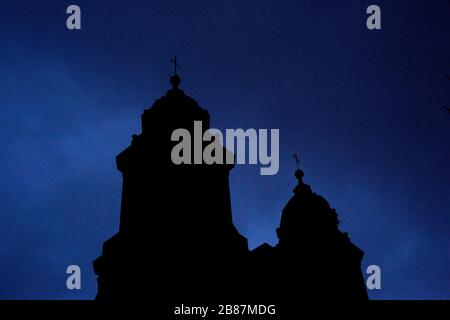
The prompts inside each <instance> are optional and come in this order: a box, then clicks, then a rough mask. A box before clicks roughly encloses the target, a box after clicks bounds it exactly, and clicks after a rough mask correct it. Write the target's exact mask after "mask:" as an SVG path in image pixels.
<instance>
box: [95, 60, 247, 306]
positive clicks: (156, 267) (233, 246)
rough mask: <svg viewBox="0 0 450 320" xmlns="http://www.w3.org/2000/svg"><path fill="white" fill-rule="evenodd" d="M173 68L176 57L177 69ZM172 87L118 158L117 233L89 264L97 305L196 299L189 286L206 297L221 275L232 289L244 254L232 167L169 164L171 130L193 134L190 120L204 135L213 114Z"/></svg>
mask: <svg viewBox="0 0 450 320" xmlns="http://www.w3.org/2000/svg"><path fill="white" fill-rule="evenodd" d="M177 66H178V65H177V63H176V60H175V72H176V68H177ZM170 83H171V84H172V88H171V89H170V90H168V91H167V93H166V95H165V96H163V97H161V98H160V99H158V100H156V101H155V102H154V104H153V106H152V107H151V108H149V109H147V110H145V111H144V113H143V114H142V133H141V134H139V135H133V139H132V142H131V145H130V146H129V147H128V148H126V149H125V150H124V151H122V152H121V153H120V154H119V155H118V156H117V157H116V162H117V168H118V170H119V171H120V172H121V174H122V177H123V186H122V204H121V212H120V229H119V232H118V233H117V234H116V235H114V236H113V237H112V238H111V239H109V240H107V241H106V242H105V243H104V246H103V252H102V256H101V257H99V258H98V259H97V260H96V261H94V271H95V273H96V274H97V275H98V294H97V299H99V300H101V299H108V300H116V299H140V298H148V295H150V294H151V296H154V295H155V294H157V295H158V296H159V297H160V299H161V300H164V299H166V297H168V296H170V298H171V299H176V297H180V299H181V298H183V297H186V296H189V297H190V298H193V297H195V295H196V293H195V289H193V288H198V287H199V286H201V287H202V292H203V294H204V292H207V291H208V287H209V286H217V281H215V280H217V279H218V278H221V280H220V283H223V284H224V285H225V286H226V285H232V283H233V281H234V280H233V279H235V278H236V277H237V276H236V275H234V276H233V274H235V272H238V271H237V270H238V268H237V265H238V264H240V262H239V261H242V259H245V257H246V255H247V253H248V246H247V239H246V238H245V237H243V236H242V235H240V234H239V233H238V231H237V230H236V228H235V227H234V225H233V221H232V214H231V203H230V188H229V181H228V178H229V173H230V171H231V170H232V169H233V165H226V164H223V165H220V164H213V165H206V164H200V165H199V164H191V165H188V164H181V165H176V164H174V163H173V162H172V160H171V151H172V148H173V146H174V145H175V144H176V143H177V142H172V141H171V135H172V132H173V131H174V130H175V129H178V128H184V129H187V130H188V131H189V132H191V135H192V136H193V134H194V132H193V130H194V121H202V127H203V130H207V129H209V126H210V115H209V113H208V112H207V111H206V110H205V109H203V108H201V107H200V106H199V105H198V103H197V102H196V101H195V100H194V99H192V98H190V97H188V96H187V95H185V93H184V92H183V90H181V89H179V85H180V83H181V78H180V77H179V76H178V75H177V74H176V73H175V74H174V75H173V76H172V77H171V79H170ZM202 134H203V133H202ZM224 153H225V152H224ZM191 154H193V150H192V152H191ZM227 279H228V280H227ZM180 284H182V285H180ZM149 288H150V289H149ZM174 288H176V290H174ZM223 289H224V290H222V292H225V291H226V290H225V288H223ZM205 290H206V291H205ZM211 290H213V289H211ZM149 291H151V292H149ZM215 291H219V290H215ZM199 294H200V293H199ZM212 297H214V295H213V296H211V298H212Z"/></svg>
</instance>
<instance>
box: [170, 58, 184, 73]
mask: <svg viewBox="0 0 450 320" xmlns="http://www.w3.org/2000/svg"><path fill="white" fill-rule="evenodd" d="M170 62H172V63H173V70H174V74H175V75H177V69H181V68H180V65H179V64H178V62H177V56H175V57H173V58H171V59H170Z"/></svg>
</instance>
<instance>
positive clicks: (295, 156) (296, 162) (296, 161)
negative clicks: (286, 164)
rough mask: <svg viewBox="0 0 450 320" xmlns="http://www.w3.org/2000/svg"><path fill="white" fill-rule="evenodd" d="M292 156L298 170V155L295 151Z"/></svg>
mask: <svg viewBox="0 0 450 320" xmlns="http://www.w3.org/2000/svg"><path fill="white" fill-rule="evenodd" d="M292 156H293V157H294V159H295V165H296V166H297V170H300V168H299V164H300V158H299V157H298V155H297V153H294V154H293V155H292Z"/></svg>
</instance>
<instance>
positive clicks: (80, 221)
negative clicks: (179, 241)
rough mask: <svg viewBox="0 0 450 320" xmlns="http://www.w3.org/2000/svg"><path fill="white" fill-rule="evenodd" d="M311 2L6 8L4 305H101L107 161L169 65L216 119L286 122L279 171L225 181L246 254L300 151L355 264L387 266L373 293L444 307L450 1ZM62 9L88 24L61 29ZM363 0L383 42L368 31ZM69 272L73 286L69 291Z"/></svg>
mask: <svg viewBox="0 0 450 320" xmlns="http://www.w3.org/2000/svg"><path fill="white" fill-rule="evenodd" d="M318 2H319V1H263V0H262V1H223V2H219V1H189V2H188V1H176V2H174V1H75V2H72V1H10V3H2V5H1V7H0V45H1V46H0V49H1V50H0V70H1V73H0V107H1V109H0V110H1V115H0V138H1V141H2V144H1V145H2V148H1V152H0V200H1V204H2V206H1V209H0V243H1V245H0V261H1V263H0V298H44V299H46V298H57V299H60V298H68V299H77V298H88V299H89V298H93V297H94V296H95V293H96V283H95V277H94V274H93V271H92V266H91V262H92V260H94V259H95V258H96V257H97V256H99V255H100V252H101V248H102V243H103V241H104V240H106V239H107V238H109V237H110V236H112V235H113V234H114V233H115V232H116V231H117V230H118V222H119V209H120V193H121V177H120V174H119V172H118V171H117V170H116V168H115V156H116V155H117V154H118V153H119V152H120V151H121V150H122V149H124V148H125V147H127V146H128V145H129V143H130V137H131V135H132V134H133V133H138V132H139V131H140V114H141V112H142V111H143V110H144V109H145V108H148V107H149V106H151V104H152V103H153V101H154V100H155V99H156V98H158V97H160V96H161V95H163V94H164V93H165V91H166V90H167V89H168V88H169V83H168V78H169V76H170V74H171V72H172V68H171V66H170V63H169V58H170V57H171V56H173V55H178V57H179V59H180V64H181V66H182V69H181V72H180V73H181V76H182V79H183V82H182V88H183V89H184V90H185V92H186V93H187V94H189V95H190V96H192V97H194V98H195V99H196V100H197V101H198V102H199V103H200V104H201V105H202V106H203V107H204V108H207V109H208V110H209V111H210V113H211V115H212V124H213V126H215V127H218V128H221V129H225V128H239V127H241V128H269V129H270V128H279V129H280V160H281V163H280V171H279V174H278V175H276V176H260V175H259V168H258V167H257V166H237V167H236V168H235V170H234V171H233V172H232V175H231V188H232V189H231V193H232V205H233V214H234V221H235V224H236V225H237V227H238V228H239V230H240V231H241V233H242V234H244V235H245V236H246V237H247V238H248V239H249V244H250V246H251V248H253V247H255V246H257V245H259V244H261V243H262V242H264V241H267V242H269V243H271V244H275V243H276V234H275V228H276V226H277V225H278V222H279V218H280V213H281V210H282V208H283V206H284V204H285V203H286V202H287V201H288V199H289V197H290V196H291V194H292V189H293V187H294V185H295V182H296V181H295V178H294V176H293V172H294V169H295V165H294V162H293V160H292V158H291V154H292V153H293V152H298V153H300V154H301V157H302V168H303V170H304V171H305V181H306V182H307V183H309V184H310V185H311V186H312V188H313V190H314V191H316V192H317V193H319V194H321V195H323V196H324V197H326V198H327V199H328V200H329V202H330V204H331V205H332V206H333V207H335V208H336V209H337V211H338V213H339V215H340V219H341V221H342V224H341V229H342V230H344V231H347V232H349V233H350V236H351V238H352V240H353V241H354V242H355V243H356V244H357V245H358V246H360V247H361V248H362V249H363V250H364V251H365V252H366V255H365V258H364V261H363V265H364V270H365V266H367V265H370V264H378V265H380V267H381V269H382V290H380V291H376V292H374V291H371V292H370V296H371V298H373V299H378V298H384V299H391V298H394V299H405V298H406V299H409V298H411V299H422V298H423V299H430V298H431V299H442V298H446V299H449V298H450V274H449V271H448V270H449V269H450V255H449V240H450V233H449V231H450V217H449V208H450V197H449V182H450V170H449V163H450V162H449V159H450V148H449V146H450V116H449V115H447V113H446V112H445V110H443V109H442V108H441V106H442V105H444V104H447V105H450V90H449V88H450V82H449V81H447V80H446V79H445V77H444V72H450V58H449V57H450V41H449V40H450V37H449V36H450V3H449V2H448V1H446V0H435V1H426V0H422V1H379V0H377V1H339V2H338V1H324V2H322V3H320V4H319V3H318ZM72 3H76V4H78V5H79V6H80V7H81V9H82V30H81V31H76V32H73V31H68V30H67V29H66V27H65V20H66V17H67V15H66V13H65V11H66V7H67V6H68V5H70V4H72ZM370 4H378V5H379V6H380V7H381V9H382V30H381V31H375V32H374V31H369V30H367V28H366V27H365V20H366V17H367V15H366V13H365V10H366V8H367V6H368V5H370ZM69 264H78V265H80V266H81V268H82V290H81V291H77V292H74V291H69V290H67V289H66V287H65V281H66V274H65V269H66V267H67V266H68V265H69ZM329 276H330V277H334V276H336V275H335V274H334V273H333V270H330V274H329Z"/></svg>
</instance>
